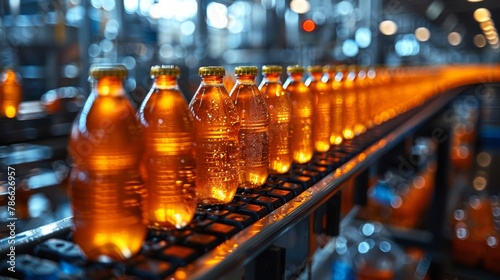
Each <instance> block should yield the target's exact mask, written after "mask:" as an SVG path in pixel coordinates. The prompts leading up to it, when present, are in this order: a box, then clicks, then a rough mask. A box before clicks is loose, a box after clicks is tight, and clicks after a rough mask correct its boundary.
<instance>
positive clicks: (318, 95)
mask: <svg viewBox="0 0 500 280" xmlns="http://www.w3.org/2000/svg"><path fill="white" fill-rule="evenodd" d="M307 71H308V72H309V77H308V78H307V80H306V82H305V85H306V86H307V87H308V88H309V90H310V91H311V93H312V95H313V106H314V110H313V119H312V124H313V143H314V149H315V150H316V151H317V152H320V153H324V152H327V151H328V150H330V129H331V122H332V118H331V114H332V111H331V108H332V96H331V93H332V92H331V91H329V90H328V89H329V86H330V85H328V84H326V83H325V82H324V81H322V79H321V78H322V77H323V67H322V66H320V65H314V66H309V67H307Z"/></svg>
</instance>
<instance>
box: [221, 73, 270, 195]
mask: <svg viewBox="0 0 500 280" xmlns="http://www.w3.org/2000/svg"><path fill="white" fill-rule="evenodd" d="M257 72H258V69H257V67H256V66H238V67H236V68H235V69H234V74H235V75H236V84H235V85H234V87H233V89H232V90H231V93H230V94H229V95H230V96H231V99H232V100H233V102H234V104H235V106H236V109H237V110H238V114H239V116H240V122H241V125H240V132H239V135H238V139H239V141H240V147H241V157H240V176H239V178H240V179H239V180H240V188H249V189H253V188H257V187H260V186H262V185H263V184H264V183H265V182H266V181H267V176H268V174H269V112H268V111H267V105H266V100H265V98H264V95H263V94H262V93H261V92H260V91H259V89H258V88H257V85H256V84H255V76H257Z"/></svg>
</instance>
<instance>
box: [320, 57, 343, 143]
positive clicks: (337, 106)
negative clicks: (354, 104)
mask: <svg viewBox="0 0 500 280" xmlns="http://www.w3.org/2000/svg"><path fill="white" fill-rule="evenodd" d="M343 67H344V66H343V65H339V66H337V67H336V66H334V65H325V66H324V67H323V72H324V74H325V76H324V77H323V80H324V81H325V83H326V84H327V85H328V86H329V88H330V89H331V91H332V93H331V118H332V120H331V123H330V125H331V126H330V144H331V145H340V144H342V141H344V137H343V136H342V129H343V128H344V127H343V123H342V110H343V108H342V107H343V97H342V88H341V81H342V79H343V75H344V71H343V70H342V69H343ZM337 69H339V71H337Z"/></svg>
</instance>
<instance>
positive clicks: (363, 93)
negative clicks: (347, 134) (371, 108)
mask: <svg viewBox="0 0 500 280" xmlns="http://www.w3.org/2000/svg"><path fill="white" fill-rule="evenodd" d="M366 74H367V73H366V69H365V68H361V69H359V70H356V80H355V81H356V83H355V85H354V88H355V92H356V117H357V118H356V124H355V125H354V134H355V135H360V134H362V133H365V132H366V125H367V123H368V106H367V103H368V102H367V98H368V96H367V90H368V89H367V77H366Z"/></svg>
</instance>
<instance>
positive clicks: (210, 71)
mask: <svg viewBox="0 0 500 280" xmlns="http://www.w3.org/2000/svg"><path fill="white" fill-rule="evenodd" d="M225 75H226V69H224V67H222V66H205V67H200V69H199V70H198V76H200V77H205V76H225Z"/></svg>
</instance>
